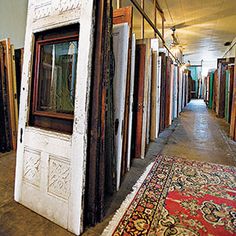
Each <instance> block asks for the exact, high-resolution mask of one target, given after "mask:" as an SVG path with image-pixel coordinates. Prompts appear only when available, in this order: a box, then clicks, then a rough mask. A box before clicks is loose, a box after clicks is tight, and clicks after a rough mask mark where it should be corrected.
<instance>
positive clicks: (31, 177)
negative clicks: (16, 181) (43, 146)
mask: <svg viewBox="0 0 236 236" xmlns="http://www.w3.org/2000/svg"><path fill="white" fill-rule="evenodd" d="M40 154H41V153H40V152H38V151H34V150H30V149H25V155H24V157H25V158H24V175H23V176H24V180H25V181H26V182H28V183H31V184H33V185H35V186H37V187H39V185H40V174H41V171H40Z"/></svg>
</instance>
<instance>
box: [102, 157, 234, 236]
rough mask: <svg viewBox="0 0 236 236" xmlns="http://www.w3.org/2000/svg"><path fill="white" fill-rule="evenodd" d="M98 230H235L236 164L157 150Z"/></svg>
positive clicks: (192, 235)
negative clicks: (197, 158) (121, 200)
mask: <svg viewBox="0 0 236 236" xmlns="http://www.w3.org/2000/svg"><path fill="white" fill-rule="evenodd" d="M103 235H109V236H111V235H113V236H121V235H122V236H128V235H132V236H138V235H149V236H154V235H164V236H171V235H188V236H196V235H204V236H205V235H206V236H213V235H219V236H227V235H230V236H233V235H236V168H235V167H230V166H223V165H218V164H212V163H206V162H197V161H190V160H186V159H182V158H178V157H169V156H161V155H160V156H158V157H157V159H156V161H155V162H154V163H152V164H151V166H149V168H148V170H147V171H146V173H145V174H144V176H142V177H141V179H140V180H139V181H138V183H137V184H136V186H135V188H134V192H133V193H131V194H130V195H129V196H128V197H127V199H126V200H125V201H124V203H123V204H122V206H121V208H120V209H119V210H118V211H117V213H116V214H115V216H114V217H113V219H112V221H111V222H110V223H109V225H108V227H107V228H106V229H105V230H104V232H103Z"/></svg>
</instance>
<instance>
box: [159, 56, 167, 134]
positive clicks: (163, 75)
mask: <svg viewBox="0 0 236 236" xmlns="http://www.w3.org/2000/svg"><path fill="white" fill-rule="evenodd" d="M160 57H161V91H160V93H161V100H160V132H162V131H163V130H164V129H165V111H166V109H165V104H166V99H165V97H166V56H165V53H164V52H160Z"/></svg>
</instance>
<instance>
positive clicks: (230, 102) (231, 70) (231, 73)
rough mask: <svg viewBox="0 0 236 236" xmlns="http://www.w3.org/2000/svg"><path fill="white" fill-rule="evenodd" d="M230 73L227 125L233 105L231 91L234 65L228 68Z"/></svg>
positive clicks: (232, 88)
mask: <svg viewBox="0 0 236 236" xmlns="http://www.w3.org/2000/svg"><path fill="white" fill-rule="evenodd" d="M229 72H230V85H229V123H230V121H231V113H232V103H233V90H234V65H230V66H229Z"/></svg>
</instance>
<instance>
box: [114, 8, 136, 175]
mask: <svg viewBox="0 0 236 236" xmlns="http://www.w3.org/2000/svg"><path fill="white" fill-rule="evenodd" d="M132 21H133V8H132V7H131V6H129V7H124V8H119V9H116V10H114V11H113V25H117V24H122V23H128V25H129V29H130V30H129V52H128V64H127V80H126V95H125V96H126V98H125V114H124V125H123V131H122V132H123V145H122V160H121V177H123V176H124V175H125V173H126V171H127V166H128V155H129V154H128V146H129V143H128V139H129V137H128V135H129V134H128V130H129V128H128V126H129V115H130V114H129V106H130V104H129V102H130V89H131V88H130V80H131V53H132V52H131V47H132Z"/></svg>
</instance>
